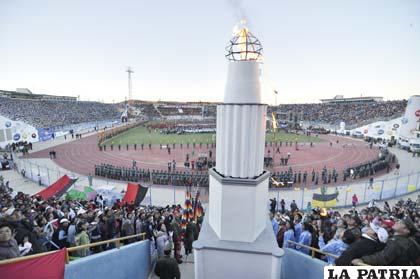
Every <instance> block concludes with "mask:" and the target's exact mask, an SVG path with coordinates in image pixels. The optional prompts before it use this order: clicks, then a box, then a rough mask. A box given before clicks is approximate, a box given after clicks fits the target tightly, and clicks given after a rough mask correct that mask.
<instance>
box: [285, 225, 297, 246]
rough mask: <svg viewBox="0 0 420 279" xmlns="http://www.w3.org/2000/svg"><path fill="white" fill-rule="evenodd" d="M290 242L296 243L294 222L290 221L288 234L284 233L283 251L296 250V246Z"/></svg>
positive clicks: (287, 227) (287, 228)
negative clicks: (287, 249) (286, 249)
mask: <svg viewBox="0 0 420 279" xmlns="http://www.w3.org/2000/svg"><path fill="white" fill-rule="evenodd" d="M289 240H290V241H296V239H295V230H294V227H293V222H292V221H290V220H287V221H286V232H285V233H284V239H283V247H282V248H283V249H284V248H294V244H292V243H289Z"/></svg>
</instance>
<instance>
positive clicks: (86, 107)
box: [0, 97, 121, 128]
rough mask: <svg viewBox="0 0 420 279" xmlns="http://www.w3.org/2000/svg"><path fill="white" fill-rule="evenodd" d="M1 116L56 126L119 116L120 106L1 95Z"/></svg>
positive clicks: (38, 125) (36, 124)
mask: <svg viewBox="0 0 420 279" xmlns="http://www.w3.org/2000/svg"><path fill="white" fill-rule="evenodd" d="M0 115H3V116H5V117H7V118H10V119H12V120H15V121H23V122H25V123H28V124H31V125H33V126H35V127H36V128H54V127H62V126H66V125H69V124H79V123H86V122H94V121H103V120H115V119H118V118H119V117H120V115H121V113H120V112H119V111H118V106H117V105H114V104H104V103H98V102H84V101H76V102H73V101H60V100H27V99H14V98H13V99H12V98H5V97H0Z"/></svg>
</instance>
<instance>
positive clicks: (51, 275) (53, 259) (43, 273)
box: [0, 248, 66, 279]
mask: <svg viewBox="0 0 420 279" xmlns="http://www.w3.org/2000/svg"><path fill="white" fill-rule="evenodd" d="M65 258H66V249H65V248H64V249H61V250H60V251H57V252H55V253H51V254H48V255H45V256H41V257H37V258H33V259H28V260H24V261H20V262H16V263H10V264H4V265H0V277H1V278H2V279H62V278H64V265H65Z"/></svg>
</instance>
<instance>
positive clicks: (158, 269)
mask: <svg viewBox="0 0 420 279" xmlns="http://www.w3.org/2000/svg"><path fill="white" fill-rule="evenodd" d="M171 250H172V246H171V243H169V242H168V243H167V244H166V245H165V248H164V253H165V256H164V257H161V258H160V259H158V260H157V262H156V266H155V270H154V271H155V274H156V275H157V276H159V278H161V279H174V278H176V279H180V278H181V273H180V272H179V267H178V263H177V262H176V260H175V259H174V258H171Z"/></svg>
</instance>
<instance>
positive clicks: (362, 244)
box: [335, 227, 384, 266]
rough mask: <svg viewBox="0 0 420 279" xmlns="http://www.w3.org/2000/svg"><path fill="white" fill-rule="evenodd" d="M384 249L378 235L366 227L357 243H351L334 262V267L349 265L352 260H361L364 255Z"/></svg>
mask: <svg viewBox="0 0 420 279" xmlns="http://www.w3.org/2000/svg"><path fill="white" fill-rule="evenodd" d="M383 248H384V244H381V242H379V239H378V234H377V233H376V232H375V231H374V230H373V229H372V228H371V227H367V228H366V230H365V232H364V233H363V234H362V237H361V239H360V240H359V241H356V242H354V243H352V244H351V245H350V246H349V247H348V249H347V250H346V251H344V252H343V253H342V254H341V256H340V257H339V258H338V259H337V260H336V261H335V264H336V265H345V266H348V265H351V262H352V260H353V259H357V258H361V257H362V256H365V255H371V254H374V253H376V252H378V251H381V250H382V249H383Z"/></svg>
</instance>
